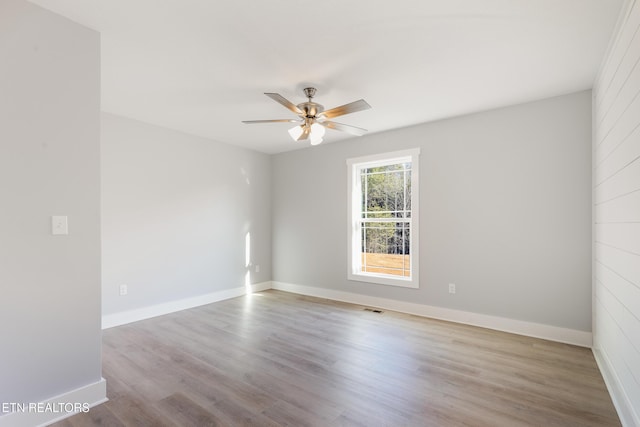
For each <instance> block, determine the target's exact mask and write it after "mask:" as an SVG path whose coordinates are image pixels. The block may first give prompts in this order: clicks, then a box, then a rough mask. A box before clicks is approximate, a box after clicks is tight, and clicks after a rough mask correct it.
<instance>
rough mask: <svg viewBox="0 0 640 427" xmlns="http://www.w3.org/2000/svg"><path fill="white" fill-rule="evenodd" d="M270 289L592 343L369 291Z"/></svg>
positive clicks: (571, 334) (553, 329)
mask: <svg viewBox="0 0 640 427" xmlns="http://www.w3.org/2000/svg"><path fill="white" fill-rule="evenodd" d="M271 283H272V288H273V289H278V290H281V291H286V292H292V293H296V294H303V295H309V296H314V297H319V298H326V299H331V300H335V301H343V302H349V303H352V304H358V305H365V306H370V307H377V308H384V309H386V310H393V311H399V312H402V313H407V314H415V315H417V316H423V317H430V318H434V319H439V320H448V321H451V322H456V323H463V324H467V325H472V326H480V327H483V328H488V329H495V330H498V331H503V332H511V333H514V334H519V335H525V336H529V337H535V338H542V339H546V340H550V341H557V342H562V343H566V344H573V345H578V346H581V347H589V348H590V347H591V345H592V334H591V332H585V331H578V330H575V329H567V328H561V327H557V326H550V325H543V324H540V323H533V322H525V321H522V320H515V319H507V318H504V317H497V316H489V315H486V314H478V313H471V312H467V311H460V310H453V309H450V308H443V307H436V306H430V305H424V304H415V303H411V302H404V301H397V300H392V299H386V298H378V297H372V296H368V295H361V294H354V293H350V292H343V291H336V290H333V289H325V288H316V287H313V286H304V285H295V284H292V283H284V282H275V281H274V282H271Z"/></svg>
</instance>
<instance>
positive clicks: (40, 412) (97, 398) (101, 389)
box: [0, 378, 108, 427]
mask: <svg viewBox="0 0 640 427" xmlns="http://www.w3.org/2000/svg"><path fill="white" fill-rule="evenodd" d="M107 400H108V399H107V382H106V381H105V379H104V378H102V379H101V380H100V381H98V382H95V383H93V384H88V385H86V386H84V387H80V388H77V389H75V390H72V391H70V392H68V393H63V394H61V395H58V396H55V397H52V398H51V399H47V400H45V401H43V402H37V403H35V404H24V405H23V407H21V408H18V407H16V409H15V410H14V412H11V413H8V414H6V415H4V416H1V417H0V427H33V426H47V425H49V424H52V423H54V422H56V421H60V420H63V419H65V418H68V417H70V416H72V415H75V414H77V413H79V412H80V411H82V410H83V408H84V410H86V408H91V407H94V406H96V405H99V404H101V403H104V402H106V401H107ZM74 406H75V407H76V408H77V409H76V410H68V411H67V410H65V407H68V408H73V407H74Z"/></svg>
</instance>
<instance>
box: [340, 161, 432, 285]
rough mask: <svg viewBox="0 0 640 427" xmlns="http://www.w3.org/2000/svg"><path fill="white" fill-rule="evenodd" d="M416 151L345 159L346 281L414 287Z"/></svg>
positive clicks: (416, 195)
mask: <svg viewBox="0 0 640 427" xmlns="http://www.w3.org/2000/svg"><path fill="white" fill-rule="evenodd" d="M419 154H420V150H419V149H414V150H406V151H398V152H394V153H386V154H380V155H375V156H367V157H359V158H355V159H349V160H347V167H348V169H349V170H348V177H349V178H348V180H349V191H348V193H349V243H348V245H349V274H348V276H349V280H359V281H364V282H370V283H379V284H383V285H394V286H406V287H411V288H417V287H418V283H419V282H418V205H419V202H418V155H419Z"/></svg>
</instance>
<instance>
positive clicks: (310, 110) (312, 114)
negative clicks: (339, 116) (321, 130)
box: [296, 101, 324, 119]
mask: <svg viewBox="0 0 640 427" xmlns="http://www.w3.org/2000/svg"><path fill="white" fill-rule="evenodd" d="M296 107H298V108H299V109H300V110H301V111H302V113H303V114H304V117H306V118H308V119H314V118H316V116H317V115H318V114H320V113H322V112H323V111H324V107H323V106H322V105H320V104H317V103H315V102H311V101H308V102H303V103H301V104H298V105H296Z"/></svg>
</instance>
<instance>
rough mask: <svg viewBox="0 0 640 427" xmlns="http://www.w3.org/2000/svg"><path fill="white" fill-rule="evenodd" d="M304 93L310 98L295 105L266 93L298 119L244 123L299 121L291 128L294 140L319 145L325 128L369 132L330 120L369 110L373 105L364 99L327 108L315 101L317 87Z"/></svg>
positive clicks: (357, 132) (310, 88) (356, 132)
mask: <svg viewBox="0 0 640 427" xmlns="http://www.w3.org/2000/svg"><path fill="white" fill-rule="evenodd" d="M304 94H305V96H306V97H307V98H308V99H309V100H308V101H306V102H302V103H300V104H298V105H295V104H293V103H292V102H291V101H289V100H288V99H286V98H285V97H283V96H282V95H280V94H277V93H265V95H267V96H268V97H269V98H271V99H273V100H274V101H276V102H278V103H280V104H282V105H284V106H285V107H286V108H288V109H289V110H291V111H293V112H294V113H295V114H297V115H298V116H299V118H298V119H274V120H243V121H242V123H247V124H255V123H298V126H295V127H293V128H291V129H289V135H291V137H292V138H293V140H294V141H302V140H305V139H309V140H310V141H311V145H318V144H320V143H321V142H322V137H323V136H324V132H325V128H329V129H334V130H339V131H342V132H347V133H350V134H351V135H357V136H361V135H364V134H365V133H366V132H367V130H366V129H362V128H359V127H355V126H350V125H345V124H343V123H338V122H332V121H330V120H329V119H333V118H334V117H338V116H343V115H345V114H350V113H355V112H357V111H362V110H368V109H369V108H371V106H370V105H369V104H367V102H366V101H365V100H364V99H359V100H357V101H354V102H350V103H349V104H345V105H341V106H340V107H335V108H331V109H329V110H325V109H324V107H323V106H322V105H320V104H318V103H315V102H313V97H314V96H315V94H316V88H313V87H307V88H305V89H304Z"/></svg>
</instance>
